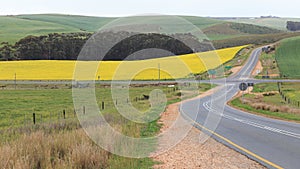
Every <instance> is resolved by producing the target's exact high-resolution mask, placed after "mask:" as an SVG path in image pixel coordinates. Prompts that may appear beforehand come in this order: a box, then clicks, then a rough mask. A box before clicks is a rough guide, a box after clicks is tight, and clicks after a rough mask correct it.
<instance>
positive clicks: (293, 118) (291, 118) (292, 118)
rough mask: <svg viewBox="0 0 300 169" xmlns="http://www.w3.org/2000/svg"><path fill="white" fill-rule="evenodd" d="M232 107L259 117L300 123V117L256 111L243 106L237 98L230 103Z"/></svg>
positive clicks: (250, 107)
mask: <svg viewBox="0 0 300 169" xmlns="http://www.w3.org/2000/svg"><path fill="white" fill-rule="evenodd" d="M230 105H231V106H233V107H236V108H238V109H242V110H244V111H247V112H249V113H254V114H258V115H264V116H266V117H270V118H275V119H281V120H289V121H296V122H300V116H299V115H294V114H288V113H285V112H273V111H268V110H260V109H256V108H254V107H252V106H250V105H248V104H243V103H242V101H241V100H240V98H236V99H234V100H232V101H231V102H230Z"/></svg>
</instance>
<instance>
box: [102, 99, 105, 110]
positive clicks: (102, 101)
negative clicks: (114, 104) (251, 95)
mask: <svg viewBox="0 0 300 169" xmlns="http://www.w3.org/2000/svg"><path fill="white" fill-rule="evenodd" d="M104 108H105V107H104V101H102V110H104Z"/></svg>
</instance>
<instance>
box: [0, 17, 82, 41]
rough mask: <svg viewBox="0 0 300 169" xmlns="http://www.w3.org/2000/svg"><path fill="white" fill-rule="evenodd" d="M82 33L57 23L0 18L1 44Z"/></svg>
mask: <svg viewBox="0 0 300 169" xmlns="http://www.w3.org/2000/svg"><path fill="white" fill-rule="evenodd" d="M69 32H80V30H79V29H77V28H75V27H71V26H68V25H62V24H57V23H50V22H42V21H33V20H24V19H19V18H17V17H12V16H0V43H1V42H9V43H11V44H13V43H15V42H16V41H18V40H20V39H21V38H24V37H26V36H28V35H45V34H49V33H69Z"/></svg>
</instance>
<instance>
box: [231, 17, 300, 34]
mask: <svg viewBox="0 0 300 169" xmlns="http://www.w3.org/2000/svg"><path fill="white" fill-rule="evenodd" d="M226 21H229V22H237V23H246V24H253V25H257V26H265V27H269V28H273V29H278V30H283V31H287V29H286V22H287V21H298V22H300V19H297V18H253V19H246V18H242V19H228V20H226Z"/></svg>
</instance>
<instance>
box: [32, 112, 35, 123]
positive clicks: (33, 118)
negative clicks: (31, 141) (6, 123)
mask: <svg viewBox="0 0 300 169" xmlns="http://www.w3.org/2000/svg"><path fill="white" fill-rule="evenodd" d="M32 116H33V124H35V113H33V114H32Z"/></svg>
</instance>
